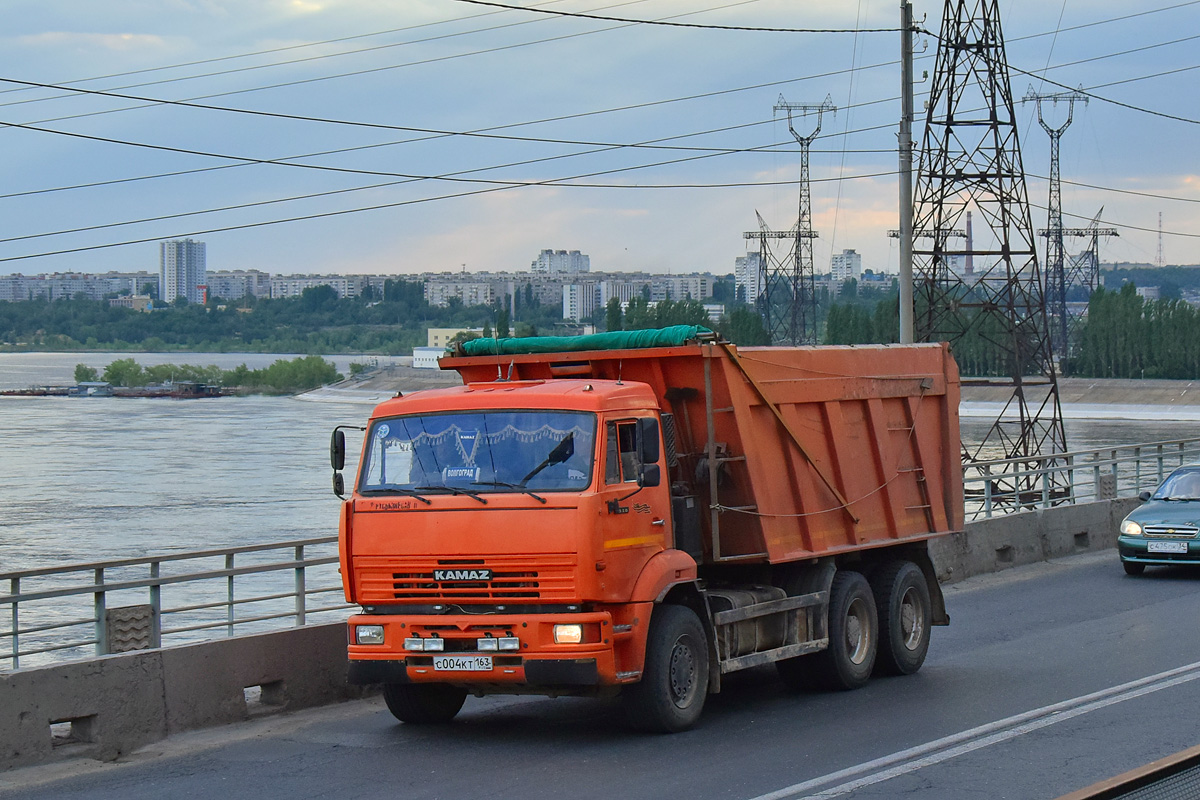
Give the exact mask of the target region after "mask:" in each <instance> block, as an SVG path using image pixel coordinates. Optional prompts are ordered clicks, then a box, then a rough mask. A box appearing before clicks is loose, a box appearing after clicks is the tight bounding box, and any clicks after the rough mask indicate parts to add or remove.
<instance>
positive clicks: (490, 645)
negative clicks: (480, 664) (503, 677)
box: [475, 636, 500, 653]
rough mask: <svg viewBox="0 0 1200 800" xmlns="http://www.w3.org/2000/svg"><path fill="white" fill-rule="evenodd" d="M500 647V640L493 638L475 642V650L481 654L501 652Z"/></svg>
mask: <svg viewBox="0 0 1200 800" xmlns="http://www.w3.org/2000/svg"><path fill="white" fill-rule="evenodd" d="M499 645H500V640H499V639H496V638H493V637H491V636H485V637H484V638H482V639H476V640H475V648H476V649H477V650H478V651H479V652H481V653H483V652H494V651H496V650H499V649H500V647H499Z"/></svg>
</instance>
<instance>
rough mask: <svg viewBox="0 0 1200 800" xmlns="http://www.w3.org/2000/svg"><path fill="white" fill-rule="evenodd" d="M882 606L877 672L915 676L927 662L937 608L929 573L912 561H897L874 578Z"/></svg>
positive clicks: (876, 600)
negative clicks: (930, 635) (929, 581)
mask: <svg viewBox="0 0 1200 800" xmlns="http://www.w3.org/2000/svg"><path fill="white" fill-rule="evenodd" d="M871 588H872V590H873V591H874V593H875V607H876V608H877V609H879V643H880V647H879V656H878V659H877V660H876V662H875V668H876V672H878V673H880V674H883V675H912V674H913V673H914V672H916V671H917V670H919V669H920V668H921V665H922V664H924V663H925V655H926V654H927V653H928V652H929V632H930V626H931V625H932V624H933V619H932V617H933V611H932V606H931V603H930V600H929V583H928V582H927V581H926V580H925V573H923V572H922V571H921V568H920V567H918V566H917V565H916V564H914V563H912V562H911V561H893V562H891V563H890V564H887V565H886V566H884V568H883V569H881V570H880V571H879V572H877V573H875V575H874V576H873V579H872V581H871Z"/></svg>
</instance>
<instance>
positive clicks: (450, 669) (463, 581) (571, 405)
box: [341, 380, 696, 716]
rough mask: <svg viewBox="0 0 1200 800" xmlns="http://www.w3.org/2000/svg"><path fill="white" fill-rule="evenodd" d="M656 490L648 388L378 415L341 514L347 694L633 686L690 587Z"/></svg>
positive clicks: (418, 403)
mask: <svg viewBox="0 0 1200 800" xmlns="http://www.w3.org/2000/svg"><path fill="white" fill-rule="evenodd" d="M665 473H666V465H665V464H664V463H663V448H662V446H661V434H660V423H659V416H658V408H657V401H656V399H655V396H654V393H653V392H652V391H651V389H650V388H649V387H648V386H646V385H645V384H642V383H637V382H620V381H611V380H556V381H542V380H530V381H511V382H495V383H471V384H468V385H465V386H462V387H455V388H452V389H444V390H434V391H428V392H420V393H416V394H413V395H410V396H408V397H400V398H396V399H393V400H391V401H388V402H386V403H384V404H382V405H381V406H379V407H378V408H377V409H376V412H375V414H374V415H373V416H372V418H371V420H370V423H369V425H368V426H367V429H366V432H365V437H364V445H363V452H362V457H361V462H360V469H359V477H358V480H357V483H356V485H355V486H354V487H353V494H352V495H351V496H350V497H349V498H348V499H347V500H346V501H345V503H344V506H343V511H342V522H341V542H342V546H341V558H342V565H341V566H342V576H343V582H344V588H345V591H346V595H347V597H348V598H350V599H351V600H352V601H353V602H356V603H358V604H360V605H361V606H362V611H363V613H361V614H356V615H355V616H353V617H352V618H351V619H350V621H349V625H350V645H349V654H350V658H351V679H352V681H354V682H358V683H383V684H385V685H396V686H414V685H421V684H438V685H441V686H443V687H446V686H447V685H449V686H450V687H451V688H452V691H451V689H446V688H442V689H440V690H438V691H439V692H440V693H441V694H442V695H449V696H450V697H453V698H457V700H458V702H459V704H461V698H462V697H463V696H465V694H466V692H468V691H470V692H475V693H485V692H489V691H505V690H510V691H511V690H517V689H522V690H526V691H533V690H537V691H541V692H543V693H546V694H561V693H600V692H601V691H602V690H601V687H619V686H620V685H621V684H622V683H627V682H632V681H635V680H637V679H638V678H639V677H640V673H641V661H642V655H643V654H642V652H640V650H639V648H638V646H637V642H638V641H639V639H640V638H641V637H638V636H636V635H634V631H635V628H637V627H638V626H644V625H645V624H646V623H647V622H648V620H649V616H650V611H651V606H652V604H653V602H654V600H655V599H656V598H657V597H659V596H660V595H661V594H662V593H663V592H664V591H665V590H667V589H669V588H670V587H671V585H673V584H675V583H678V582H681V581H692V580H694V579H695V577H696V563H695V561H694V560H693V559H692V558H691V557H690V556H688V555H686V554H685V553H681V552H679V551H678V550H674V543H673V534H672V525H671V498H670V495H669V491H668V487H667V486H666V485H665V483H664V482H663V480H662V476H663V475H664V474H665ZM668 551H671V555H670V556H664V554H666V553H667V552H668ZM656 561H658V562H661V563H658V564H657V565H655V562H656ZM652 565H654V566H652ZM643 635H644V632H643ZM393 691H395V690H393ZM395 693H397V694H405V695H410V696H420V697H422V698H425V700H426V702H425V705H433V703H432V702H429V701H428V698H427V697H426V695H428V694H429V693H428V692H422V691H419V690H418V691H413V690H412V689H404V690H399V691H396V692H395ZM449 702H450V703H451V704H452V703H453V702H454V701H453V700H451V701H449ZM456 710H457V709H456ZM429 711H430V713H433V710H432V709H430V710H429ZM443 713H444V709H443ZM424 716H429V714H425V715H424Z"/></svg>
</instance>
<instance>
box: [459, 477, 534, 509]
mask: <svg viewBox="0 0 1200 800" xmlns="http://www.w3.org/2000/svg"><path fill="white" fill-rule="evenodd" d="M471 485H472V486H502V487H504V488H505V489H516V490H517V491H518V492H522V493H524V494H527V495H529V496H530V497H532V498H533V499H534V500H537V501H538V502H539V503H542V504H545V502H546V498H544V497H542V496H540V495H537V494H534V493H533V492H532V491H530V490H529V489H526V488H525V487H524V486H522V485H521V484H519V483H507V482H505V481H474V482H472V483H471Z"/></svg>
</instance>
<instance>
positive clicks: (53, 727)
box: [0, 623, 362, 769]
mask: <svg viewBox="0 0 1200 800" xmlns="http://www.w3.org/2000/svg"><path fill="white" fill-rule="evenodd" d="M361 695H362V691H361V689H360V688H359V687H354V686H349V685H347V683H346V626H345V625H344V624H342V623H333V624H328V625H310V626H307V627H303V628H295V629H292V630H286V631H277V632H273V633H264V634H257V635H252V636H239V637H235V638H231V639H220V640H217V641H212V642H202V643H199V644H192V645H184V646H181V647H172V648H167V649H162V650H146V651H141V652H136V653H123V654H120V655H112V656H103V657H100V658H96V659H93V660H90V661H77V662H71V663H66V664H56V665H54V666H49V667H39V668H35V669H26V670H18V671H16V672H11V673H3V674H0V769H8V768H11V767H18V766H26V765H30V764H37V763H41V762H45V761H50V760H55V759H60V758H68V757H79V756H86V757H90V758H95V759H100V760H112V759H115V758H117V757H119V756H121V755H123V754H125V753H128V752H130V751H131V750H133V749H135V748H138V747H141V746H142V745H145V744H149V743H150V742H154V741H158V740H159V739H162V738H164V737H165V736H168V735H170V734H173V733H179V732H182V731H187V730H193V729H196V728H203V727H209V726H213V725H222V724H227V723H230V722H238V721H241V720H245V719H248V718H250V717H252V716H255V715H256V714H258V713H264V712H270V711H284V710H295V709H300V708H307V707H310V706H317V705H324V704H327V703H333V702H337V701H339V700H344V699H350V698H354V697H360V696H361Z"/></svg>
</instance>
